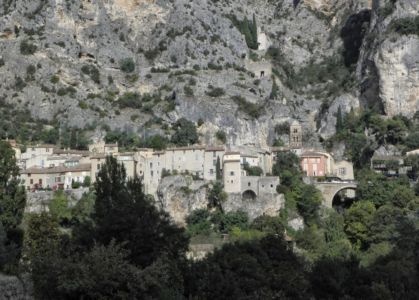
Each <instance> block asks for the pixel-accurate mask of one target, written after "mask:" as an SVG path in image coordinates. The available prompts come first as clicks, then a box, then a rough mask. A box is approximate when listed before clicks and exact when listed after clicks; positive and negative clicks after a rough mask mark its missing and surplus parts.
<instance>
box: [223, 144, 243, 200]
mask: <svg viewBox="0 0 419 300" xmlns="http://www.w3.org/2000/svg"><path fill="white" fill-rule="evenodd" d="M241 175H242V174H241V165H240V153H239V152H226V153H225V154H224V157H223V179H224V191H225V192H226V193H241Z"/></svg>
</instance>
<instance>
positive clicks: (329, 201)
mask: <svg viewBox="0 0 419 300" xmlns="http://www.w3.org/2000/svg"><path fill="white" fill-rule="evenodd" d="M315 186H316V187H317V189H319V190H320V192H321V193H322V195H323V201H324V202H323V204H324V205H325V206H326V207H329V208H332V207H333V199H334V198H335V196H336V195H337V194H338V193H339V192H341V191H344V190H356V188H357V184H356V183H355V182H350V183H343V182H342V183H316V184H315Z"/></svg>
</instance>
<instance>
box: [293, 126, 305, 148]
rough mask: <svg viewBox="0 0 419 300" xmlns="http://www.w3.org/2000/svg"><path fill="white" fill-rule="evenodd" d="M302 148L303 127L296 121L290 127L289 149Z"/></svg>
mask: <svg viewBox="0 0 419 300" xmlns="http://www.w3.org/2000/svg"><path fill="white" fill-rule="evenodd" d="M302 147H303V127H302V126H301V124H300V123H299V122H297V121H293V122H292V123H291V126H290V148H293V149H299V148H302Z"/></svg>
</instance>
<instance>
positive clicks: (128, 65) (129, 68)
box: [119, 58, 135, 73]
mask: <svg viewBox="0 0 419 300" xmlns="http://www.w3.org/2000/svg"><path fill="white" fill-rule="evenodd" d="M119 67H120V68H121V70H122V71H123V72H125V73H132V72H134V70H135V63H134V60H133V59H132V58H124V59H121V61H120V62H119Z"/></svg>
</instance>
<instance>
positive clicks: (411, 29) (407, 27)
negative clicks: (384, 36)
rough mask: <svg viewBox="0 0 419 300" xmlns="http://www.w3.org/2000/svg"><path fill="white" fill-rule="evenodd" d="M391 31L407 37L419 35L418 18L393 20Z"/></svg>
mask: <svg viewBox="0 0 419 300" xmlns="http://www.w3.org/2000/svg"><path fill="white" fill-rule="evenodd" d="M390 28H391V29H393V30H394V31H396V32H397V33H399V34H403V35H408V34H416V35H419V16H417V17H415V18H401V19H397V20H394V21H393V22H392V23H391V27H390Z"/></svg>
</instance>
